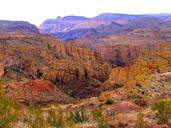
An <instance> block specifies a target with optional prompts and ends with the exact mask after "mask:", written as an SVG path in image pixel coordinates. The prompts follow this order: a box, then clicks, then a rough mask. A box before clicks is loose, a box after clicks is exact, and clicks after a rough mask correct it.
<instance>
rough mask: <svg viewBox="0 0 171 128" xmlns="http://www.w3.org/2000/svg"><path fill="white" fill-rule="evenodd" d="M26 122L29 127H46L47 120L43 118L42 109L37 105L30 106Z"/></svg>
mask: <svg viewBox="0 0 171 128" xmlns="http://www.w3.org/2000/svg"><path fill="white" fill-rule="evenodd" d="M26 122H27V124H28V127H29V128H46V127H47V122H46V120H45V119H44V115H43V111H42V109H41V107H39V106H33V107H30V108H29V110H28V117H27V118H26Z"/></svg>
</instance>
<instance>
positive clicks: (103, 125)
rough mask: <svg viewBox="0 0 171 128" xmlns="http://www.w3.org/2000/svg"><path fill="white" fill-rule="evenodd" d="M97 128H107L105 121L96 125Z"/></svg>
mask: <svg viewBox="0 0 171 128" xmlns="http://www.w3.org/2000/svg"><path fill="white" fill-rule="evenodd" d="M98 128H109V125H108V124H107V122H106V121H105V120H102V121H100V122H99V123H98Z"/></svg>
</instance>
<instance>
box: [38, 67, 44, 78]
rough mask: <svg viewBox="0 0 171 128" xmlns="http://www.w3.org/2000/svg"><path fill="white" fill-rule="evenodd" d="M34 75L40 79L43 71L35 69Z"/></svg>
mask: <svg viewBox="0 0 171 128" xmlns="http://www.w3.org/2000/svg"><path fill="white" fill-rule="evenodd" d="M36 76H37V78H38V79H40V78H41V77H42V76H43V71H42V70H41V69H39V68H38V69H37V71H36Z"/></svg>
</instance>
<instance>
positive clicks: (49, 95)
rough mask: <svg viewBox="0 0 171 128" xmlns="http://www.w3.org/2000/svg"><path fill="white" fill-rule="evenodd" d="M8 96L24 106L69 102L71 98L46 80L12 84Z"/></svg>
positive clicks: (8, 89)
mask: <svg viewBox="0 0 171 128" xmlns="http://www.w3.org/2000/svg"><path fill="white" fill-rule="evenodd" d="M7 95H8V96H9V97H12V98H14V99H15V100H17V101H19V102H22V103H24V104H47V103H49V102H51V101H59V102H68V101H69V99H70V98H69V97H68V96H67V95H66V94H65V93H63V92H62V91H61V90H59V89H57V88H56V86H55V85H53V84H52V83H51V82H49V81H46V80H39V79H37V80H31V81H28V82H26V83H23V84H22V83H18V84H10V85H9V86H8V88H7Z"/></svg>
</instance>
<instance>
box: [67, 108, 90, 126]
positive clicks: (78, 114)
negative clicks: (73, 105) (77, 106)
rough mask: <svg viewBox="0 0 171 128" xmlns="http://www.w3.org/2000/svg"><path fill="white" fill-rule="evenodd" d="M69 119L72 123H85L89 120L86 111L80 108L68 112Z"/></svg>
mask: <svg viewBox="0 0 171 128" xmlns="http://www.w3.org/2000/svg"><path fill="white" fill-rule="evenodd" d="M70 119H71V120H72V121H73V122H74V123H85V122H87V121H88V120H89V118H88V116H87V114H86V112H85V111H84V109H83V108H82V109H81V110H80V111H79V110H77V111H75V112H72V113H71V114H70Z"/></svg>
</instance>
